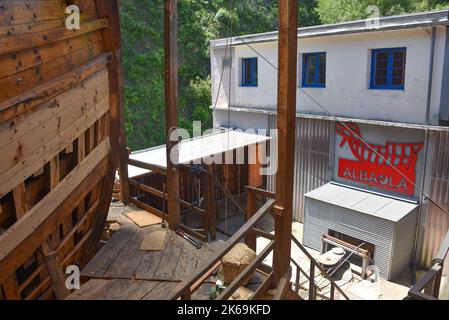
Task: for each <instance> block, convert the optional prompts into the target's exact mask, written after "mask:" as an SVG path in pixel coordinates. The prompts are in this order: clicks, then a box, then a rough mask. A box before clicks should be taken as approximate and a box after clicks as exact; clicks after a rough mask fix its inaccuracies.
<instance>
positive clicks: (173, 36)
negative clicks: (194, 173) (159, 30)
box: [164, 0, 181, 230]
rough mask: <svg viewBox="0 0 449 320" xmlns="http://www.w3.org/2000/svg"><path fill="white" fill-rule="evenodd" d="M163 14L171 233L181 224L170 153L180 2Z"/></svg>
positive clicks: (170, 1) (170, 0)
mask: <svg viewBox="0 0 449 320" xmlns="http://www.w3.org/2000/svg"><path fill="white" fill-rule="evenodd" d="M164 11H165V14H164V52H165V134H166V141H167V142H166V145H167V148H166V149H167V194H168V223H169V226H170V229H172V230H176V229H177V228H178V227H179V224H180V221H181V220H180V218H181V216H180V208H179V170H178V167H177V165H176V164H177V163H178V159H172V158H171V153H172V149H173V147H174V146H175V145H176V144H177V143H178V142H177V141H171V139H170V135H171V133H172V132H173V131H174V130H176V129H177V128H178V39H177V37H178V27H177V22H178V1H177V0H165V10H164ZM175 153H176V152H175ZM176 158H177V157H176ZM173 162H174V163H173Z"/></svg>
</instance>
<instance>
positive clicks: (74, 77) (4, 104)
mask: <svg viewBox="0 0 449 320" xmlns="http://www.w3.org/2000/svg"><path fill="white" fill-rule="evenodd" d="M109 57H110V54H107V53H105V54H103V55H101V56H99V57H98V58H95V59H93V60H92V61H89V62H88V63H86V64H84V65H83V66H80V67H78V68H75V69H73V70H71V71H70V72H67V73H66V74H63V75H62V76H60V77H58V78H55V79H54V80H51V81H49V82H46V83H44V84H41V85H39V86H37V87H36V88H33V90H30V91H28V92H25V93H23V94H21V95H19V96H16V97H13V98H11V99H8V100H6V101H1V102H0V111H1V113H0V123H4V122H6V121H9V120H12V119H13V118H15V117H17V116H18V115H20V114H22V113H24V112H25V111H28V110H31V109H33V108H35V107H36V106H38V105H40V104H41V103H44V102H46V101H49V100H50V99H52V98H53V97H55V96H57V95H58V94H60V93H62V92H64V91H66V90H67V89H69V88H71V87H73V86H75V85H76V84H78V83H80V82H82V81H84V80H85V79H87V78H89V77H90V76H91V75H93V74H94V73H96V72H97V71H99V70H101V69H103V68H104V67H105V66H106V64H107V62H108V59H109Z"/></svg>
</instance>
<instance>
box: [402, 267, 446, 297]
mask: <svg viewBox="0 0 449 320" xmlns="http://www.w3.org/2000/svg"><path fill="white" fill-rule="evenodd" d="M442 272H443V265H441V264H439V263H436V264H434V265H433V266H432V268H430V270H429V271H427V272H426V273H425V274H424V275H423V276H422V278H421V279H419V280H418V282H417V283H416V284H415V285H414V286H413V287H411V288H410V290H409V292H408V298H412V299H417V300H434V299H438V295H439V285H440V281H435V280H438V279H440V280H441V275H442ZM429 285H432V288H430V291H431V292H421V291H423V290H424V291H426V289H427V291H429Z"/></svg>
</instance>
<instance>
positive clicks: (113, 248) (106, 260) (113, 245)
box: [81, 223, 137, 278]
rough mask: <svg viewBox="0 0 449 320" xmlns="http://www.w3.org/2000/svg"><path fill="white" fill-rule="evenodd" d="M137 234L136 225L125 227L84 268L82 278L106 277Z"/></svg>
mask: <svg viewBox="0 0 449 320" xmlns="http://www.w3.org/2000/svg"><path fill="white" fill-rule="evenodd" d="M136 232H137V227H136V226H135V225H134V224H132V223H129V224H125V225H123V226H122V227H121V228H120V230H119V231H117V232H116V233H115V234H114V235H113V237H112V238H111V239H109V241H108V242H106V244H105V245H104V247H103V248H102V249H101V250H100V251H99V252H98V253H97V254H96V255H95V256H94V257H93V258H92V260H91V261H90V262H89V263H88V264H87V265H86V266H85V267H84V269H83V270H82V271H81V276H82V277H87V278H103V277H105V276H104V274H105V273H106V271H107V270H108V269H109V267H110V266H111V265H112V263H113V262H114V260H115V259H116V258H117V256H118V255H119V254H120V252H121V251H122V250H123V248H124V247H125V246H126V245H127V243H128V242H129V241H130V240H131V239H132V238H133V236H134V235H135V233H136Z"/></svg>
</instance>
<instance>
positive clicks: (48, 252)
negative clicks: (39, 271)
mask: <svg viewBox="0 0 449 320" xmlns="http://www.w3.org/2000/svg"><path fill="white" fill-rule="evenodd" d="M41 252H42V255H43V256H44V262H45V266H46V267H47V272H48V275H49V276H50V279H51V283H52V288H53V291H54V293H55V296H56V298H57V299H60V300H62V299H64V298H65V297H67V296H68V295H69V294H70V290H69V289H67V287H66V285H65V276H64V273H63V271H62V266H61V262H60V261H59V258H58V254H57V253H56V252H53V248H52V247H50V244H49V241H48V240H47V241H44V243H42V244H41Z"/></svg>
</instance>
